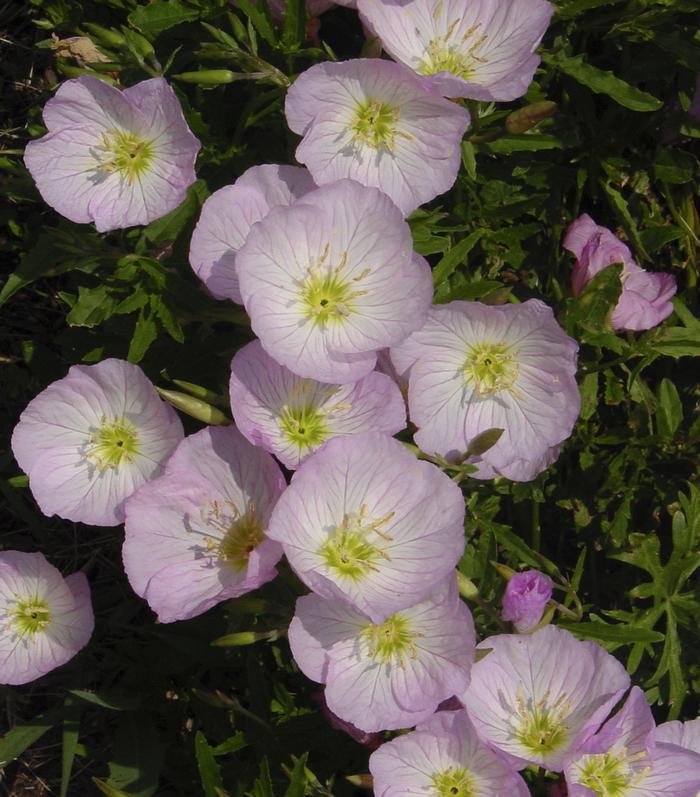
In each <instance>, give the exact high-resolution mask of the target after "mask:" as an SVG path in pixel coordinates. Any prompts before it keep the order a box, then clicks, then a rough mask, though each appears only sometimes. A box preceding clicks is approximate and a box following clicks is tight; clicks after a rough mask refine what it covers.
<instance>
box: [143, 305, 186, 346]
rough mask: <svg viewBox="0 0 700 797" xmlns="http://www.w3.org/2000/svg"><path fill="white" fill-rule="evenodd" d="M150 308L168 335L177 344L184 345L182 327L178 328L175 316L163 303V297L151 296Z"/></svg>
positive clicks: (178, 323)
mask: <svg viewBox="0 0 700 797" xmlns="http://www.w3.org/2000/svg"><path fill="white" fill-rule="evenodd" d="M151 307H152V309H153V311H154V312H155V314H156V316H158V320H159V321H160V323H161V324H162V325H163V329H164V330H165V331H166V332H167V333H168V335H170V337H171V338H172V339H173V340H175V341H177V342H178V343H184V342H185V333H184V332H183V331H182V326H180V322H179V321H178V319H177V316H176V315H175V314H174V313H173V311H172V310H171V309H170V307H168V305H167V304H166V303H165V300H164V299H163V297H162V296H151Z"/></svg>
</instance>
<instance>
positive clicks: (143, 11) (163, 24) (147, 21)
mask: <svg viewBox="0 0 700 797" xmlns="http://www.w3.org/2000/svg"><path fill="white" fill-rule="evenodd" d="M200 14H201V11H200V10H199V9H197V8H190V7H189V6H186V5H185V4H184V3H181V2H180V0H156V2H152V3H149V4H148V5H145V6H139V7H138V8H137V9H136V10H135V11H132V12H131V14H129V16H128V20H129V22H130V23H131V24H132V25H133V26H134V27H135V28H138V29H139V30H140V31H141V33H143V34H144V36H147V37H148V38H149V39H155V38H156V36H158V35H159V34H161V33H162V32H163V31H165V30H168V29H169V28H174V27H175V25H180V24H182V23H183V22H192V21H193V20H195V19H198V18H199V16H200Z"/></svg>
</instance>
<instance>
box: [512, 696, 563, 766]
mask: <svg viewBox="0 0 700 797" xmlns="http://www.w3.org/2000/svg"><path fill="white" fill-rule="evenodd" d="M517 710H518V715H519V718H518V722H517V727H516V730H515V734H514V736H515V738H516V739H517V741H518V742H519V743H520V744H521V745H522V746H523V747H524V748H525V749H526V750H527V751H528V752H529V753H531V754H532V755H535V756H542V755H547V754H549V753H552V752H554V751H555V750H558V749H560V748H561V747H563V746H564V745H565V744H566V743H567V741H568V739H569V727H568V726H567V725H566V722H565V720H566V718H567V717H568V715H569V713H570V711H571V707H570V704H569V701H568V699H567V695H566V694H563V695H561V696H560V697H559V698H557V700H555V701H554V703H552V704H550V703H549V701H548V696H547V695H545V696H544V698H542V699H541V700H538V701H535V700H533V699H532V698H529V699H528V700H525V699H524V698H523V697H518V700H517Z"/></svg>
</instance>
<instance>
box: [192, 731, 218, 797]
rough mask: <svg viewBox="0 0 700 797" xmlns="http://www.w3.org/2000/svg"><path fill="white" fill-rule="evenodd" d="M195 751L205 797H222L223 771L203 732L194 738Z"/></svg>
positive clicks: (199, 732) (198, 732)
mask: <svg viewBox="0 0 700 797" xmlns="http://www.w3.org/2000/svg"><path fill="white" fill-rule="evenodd" d="M194 749H195V754H196V756H197V769H198V770H199V779H200V780H201V782H202V789H204V795H205V797H221V791H223V788H224V784H223V781H222V779H221V770H220V769H219V765H218V763H217V762H216V759H215V758H214V753H213V751H212V748H211V747H210V746H209V742H207V739H206V737H205V736H204V734H203V733H202V732H201V731H197V734H196V735H195V737H194Z"/></svg>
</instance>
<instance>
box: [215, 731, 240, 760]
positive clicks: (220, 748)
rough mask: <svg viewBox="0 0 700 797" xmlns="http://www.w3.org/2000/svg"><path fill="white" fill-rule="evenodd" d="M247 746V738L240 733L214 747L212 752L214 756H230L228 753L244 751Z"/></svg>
mask: <svg viewBox="0 0 700 797" xmlns="http://www.w3.org/2000/svg"><path fill="white" fill-rule="evenodd" d="M247 746H248V742H246V740H245V736H244V735H243V734H242V733H241V732H240V731H239V732H238V733H236V734H234V735H233V736H231V737H229V738H228V739H226V741H225V742H221V744H217V745H216V747H212V750H211V751H212V753H213V754H214V755H228V753H236V752H238V750H242V749H243V748H244V747H247Z"/></svg>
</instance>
